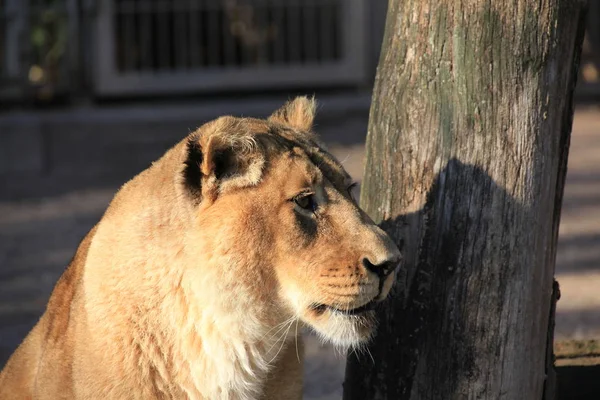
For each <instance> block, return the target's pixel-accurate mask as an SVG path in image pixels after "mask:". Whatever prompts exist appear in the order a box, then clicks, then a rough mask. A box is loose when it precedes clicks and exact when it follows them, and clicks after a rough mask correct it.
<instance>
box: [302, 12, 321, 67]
mask: <svg viewBox="0 0 600 400" xmlns="http://www.w3.org/2000/svg"><path fill="white" fill-rule="evenodd" d="M303 15H304V18H303V23H304V29H303V32H304V61H305V62H310V63H314V62H315V61H317V59H318V48H317V46H318V45H319V44H318V42H317V32H316V29H317V5H316V4H315V2H314V1H313V0H309V1H306V3H305V5H304V12H303Z"/></svg>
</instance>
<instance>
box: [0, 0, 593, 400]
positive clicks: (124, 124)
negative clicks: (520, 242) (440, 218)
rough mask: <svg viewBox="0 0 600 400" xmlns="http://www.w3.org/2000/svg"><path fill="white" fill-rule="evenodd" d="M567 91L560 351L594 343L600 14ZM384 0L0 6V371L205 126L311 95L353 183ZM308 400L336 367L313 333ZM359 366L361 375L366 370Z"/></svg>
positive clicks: (88, 0) (323, 394) (327, 388)
mask: <svg viewBox="0 0 600 400" xmlns="http://www.w3.org/2000/svg"><path fill="white" fill-rule="evenodd" d="M591 3H592V4H591V5H590V13H589V21H588V29H587V34H586V40H585V44H584V54H583V56H582V63H581V68H580V78H579V83H578V88H577V93H576V99H577V107H576V114H575V120H574V126H573V136H572V141H571V152H570V157H569V172H568V175H567V184H566V188H565V197H564V204H563V211H562V222H561V229H560V239H559V247H558V255H557V265H556V275H557V279H558V280H559V283H560V285H561V291H562V297H561V299H560V301H559V303H558V311H557V325H556V337H557V338H558V339H562V340H565V339H584V338H600V107H599V104H600V103H599V102H600V4H599V3H598V2H591ZM386 7H387V1H385V0H0V182H1V185H0V367H1V366H2V365H4V363H5V361H6V359H7V358H8V356H9V355H10V354H11V353H12V351H13V350H14V349H15V348H16V346H17V345H18V344H19V342H20V341H21V340H22V338H23V337H24V336H25V335H26V333H27V332H28V331H29V329H31V327H32V326H33V325H34V324H35V322H36V321H37V319H38V318H39V316H40V315H41V313H42V311H43V309H44V306H45V304H46V302H47V300H48V296H49V294H50V292H51V290H52V288H53V286H54V284H55V282H56V280H57V279H58V277H59V276H60V274H61V273H62V271H63V270H64V268H65V266H66V265H67V263H68V262H69V260H70V258H71V257H72V255H73V253H74V251H75V249H76V246H77V245H78V243H79V241H80V240H81V239H82V238H83V236H84V235H85V233H87V231H88V230H89V229H90V228H91V227H92V226H93V225H94V224H95V223H96V222H97V221H98V219H99V218H100V217H101V215H102V213H103V211H104V209H105V208H106V206H107V204H108V202H109V201H110V199H111V198H112V196H113V194H114V193H115V191H116V190H117V189H118V188H119V187H120V186H121V185H122V184H123V183H124V182H126V181H127V180H128V179H130V178H131V177H133V176H134V175H135V174H136V173H138V172H140V171H141V170H143V169H144V168H146V167H147V166H148V165H149V164H150V162H151V161H153V160H155V159H157V158H158V157H159V156H160V155H162V154H163V153H164V152H165V150H166V149H168V148H169V147H170V146H172V145H173V144H174V143H176V142H177V141H179V140H180V139H181V138H183V137H184V136H185V135H186V134H187V133H189V132H190V131H192V130H194V129H195V128H196V127H198V126H199V125H201V124H203V123H204V122H206V121H208V120H210V119H213V118H215V117H218V116H220V115H224V114H233V115H244V116H257V117H265V116H267V115H269V114H270V113H271V112H272V111H273V110H275V109H276V108H277V107H279V106H280V105H281V104H282V103H283V102H284V101H285V100H287V99H288V98H290V97H293V96H294V95H296V94H316V96H317V99H318V100H320V104H321V105H320V110H319V115H318V118H317V125H316V130H317V132H318V133H319V134H320V135H321V137H322V138H323V139H324V141H325V142H326V143H327V144H328V145H329V147H330V149H331V150H332V152H333V153H334V154H335V155H336V156H337V157H338V158H339V159H340V160H344V165H345V167H346V168H347V170H348V171H349V172H350V173H351V174H352V175H353V176H354V177H355V178H356V179H357V180H359V181H360V179H361V177H362V173H363V171H362V167H363V153H364V140H365V136H366V132H367V122H368V111H369V104H370V96H371V89H372V84H373V79H374V76H375V70H376V66H377V61H378V56H379V49H380V45H381V40H382V34H383V29H384V25H385V13H386ZM307 340H308V346H307V363H306V385H305V386H306V389H305V398H307V399H321V400H324V399H337V398H340V396H341V381H342V377H343V370H344V361H345V360H344V357H343V356H339V355H338V356H336V355H335V354H334V353H333V350H332V349H330V348H328V347H321V346H320V344H319V343H318V341H317V340H316V339H315V338H314V337H312V336H310V335H307ZM365 362H370V361H369V360H368V359H367V360H366V361H365Z"/></svg>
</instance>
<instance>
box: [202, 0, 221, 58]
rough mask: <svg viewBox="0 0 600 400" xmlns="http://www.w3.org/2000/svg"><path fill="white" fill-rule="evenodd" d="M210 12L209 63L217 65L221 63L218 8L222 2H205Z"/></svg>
mask: <svg viewBox="0 0 600 400" xmlns="http://www.w3.org/2000/svg"><path fill="white" fill-rule="evenodd" d="M205 7H206V10H207V13H208V37H207V38H206V41H207V42H208V65H209V66H210V67H216V66H218V65H219V64H220V61H221V60H220V57H219V13H218V8H217V7H220V3H215V2H209V3H205Z"/></svg>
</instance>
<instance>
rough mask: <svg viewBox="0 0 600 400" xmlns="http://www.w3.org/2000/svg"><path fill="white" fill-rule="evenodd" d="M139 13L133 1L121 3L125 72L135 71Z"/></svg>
mask: <svg viewBox="0 0 600 400" xmlns="http://www.w3.org/2000/svg"><path fill="white" fill-rule="evenodd" d="M136 11H137V8H136V4H135V2H134V1H133V0H129V1H125V2H123V3H121V8H120V10H119V13H120V17H121V18H120V19H121V24H122V26H123V29H122V32H123V38H122V39H123V42H122V43H123V46H124V48H123V59H124V63H123V70H124V71H132V70H135V58H136V57H135V52H136V46H135V26H134V23H135V13H136Z"/></svg>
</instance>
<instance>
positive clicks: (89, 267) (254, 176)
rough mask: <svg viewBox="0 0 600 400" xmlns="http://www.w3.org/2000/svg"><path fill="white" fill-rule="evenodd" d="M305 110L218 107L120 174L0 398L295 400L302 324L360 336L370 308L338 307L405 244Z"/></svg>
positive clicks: (382, 286)
mask: <svg viewBox="0 0 600 400" xmlns="http://www.w3.org/2000/svg"><path fill="white" fill-rule="evenodd" d="M314 109H315V103H314V100H309V99H307V98H298V99H296V100H294V101H292V102H289V103H287V104H286V105H285V106H284V107H283V108H282V109H280V110H278V111H276V112H275V113H274V114H273V116H272V117H271V118H269V119H268V120H258V119H250V118H246V119H239V118H233V117H222V118H219V119H217V120H215V121H213V122H210V123H208V124H206V125H204V126H202V127H201V128H199V129H198V130H197V131H196V132H194V133H192V134H191V135H190V136H189V137H188V138H186V139H185V140H183V141H182V142H180V143H179V144H177V145H176V146H175V147H174V148H172V149H171V150H169V151H168V152H167V153H166V154H165V155H164V156H163V157H162V158H161V159H160V160H158V161H156V162H155V163H154V164H153V165H152V166H151V167H150V168H148V169H147V170H145V171H143V172H142V173H140V174H139V175H138V176H136V177H135V178H134V179H132V180H131V181H130V182H128V183H127V184H125V185H124V186H123V187H122V188H121V190H120V191H119V192H118V193H117V195H116V196H115V198H114V200H113V201H112V203H111V204H110V206H109V208H108V209H107V211H106V213H105V215H104V216H103V217H102V219H101V220H100V222H99V223H98V224H97V225H96V227H95V228H94V229H92V231H90V233H89V234H88V235H87V236H86V238H85V239H84V240H83V241H82V243H81V245H80V246H79V249H78V250H77V253H76V255H75V257H74V259H73V261H72V262H71V264H70V265H69V267H68V269H67V270H66V271H65V273H64V274H63V276H62V277H61V278H60V280H59V282H58V283H57V285H56V287H55V289H54V292H53V293H52V296H51V298H50V301H49V303H48V306H47V309H46V312H45V313H44V315H43V316H42V318H41V319H40V321H39V323H38V324H37V325H36V326H35V327H34V328H33V330H32V331H31V332H30V334H29V335H28V336H27V338H25V340H24V341H23V343H22V344H21V346H19V348H18V349H17V350H16V351H15V353H14V354H13V355H12V357H11V358H10V360H9V361H8V363H7V365H6V366H5V368H4V370H3V371H2V372H1V373H0V399H63V398H64V399H211V400H212V399H258V398H264V399H300V398H301V396H302V364H301V362H302V343H301V341H300V339H299V338H298V337H297V332H298V331H299V328H302V326H303V325H307V326H309V327H311V328H313V329H314V330H315V331H316V332H318V333H319V334H320V335H321V336H322V337H323V338H324V339H326V340H329V341H332V342H333V343H335V344H336V345H338V346H340V347H344V348H345V347H349V346H360V345H361V343H364V342H365V341H366V340H368V338H369V337H370V335H371V333H372V331H373V329H374V323H375V321H374V319H373V311H369V310H367V311H364V312H360V313H359V314H358V315H349V314H347V312H345V311H344V310H352V309H357V308H359V307H362V306H364V305H365V304H367V303H368V304H372V302H373V301H380V300H382V299H383V298H385V297H386V295H387V293H388V292H389V290H390V287H391V285H392V282H393V280H394V274H393V272H392V273H391V274H389V275H387V276H384V275H380V274H379V275H378V273H376V272H377V271H379V270H377V269H375V268H373V267H372V266H369V265H370V264H369V263H365V262H364V260H365V259H366V260H369V262H370V263H371V264H373V265H379V264H382V263H387V264H386V265H388V266H389V265H392V266H393V265H395V263H397V261H398V259H399V252H398V249H397V248H396V246H395V245H394V244H393V243H392V241H391V240H390V239H389V238H388V237H387V235H385V233H383V231H381V230H380V229H379V228H377V227H376V226H375V225H374V224H373V222H372V221H371V220H370V219H369V218H368V216H366V215H365V214H364V213H363V212H362V211H361V210H360V209H359V208H358V207H357V206H356V204H355V202H354V201H353V200H352V199H351V197H350V195H349V194H348V191H347V189H348V186H349V184H350V179H349V176H348V174H347V173H346V172H345V171H344V170H343V168H342V167H341V165H340V164H339V163H338V162H337V161H336V160H335V159H334V158H333V157H332V156H331V155H329V154H328V153H327V152H326V151H324V150H323V149H322V147H321V146H320V145H319V144H318V142H317V140H316V138H315V136H314V135H313V134H312V133H310V129H311V126H312V123H313V118H314ZM308 193H312V195H311V196H312V197H311V199H312V200H311V201H312V203H310V204H316V205H315V206H314V207H312V206H311V207H309V208H303V207H306V201H307V198H304V197H303V196H307V195H308ZM300 194H301V196H299V195H300ZM301 198H302V200H304V202H302V201H300V200H299V199H301ZM294 199H295V200H294ZM301 204H305V206H301ZM392 269H393V268H392ZM390 270H391V269H390ZM374 271H375V272H374ZM361 310H362V309H361ZM357 312H358V311H357Z"/></svg>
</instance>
